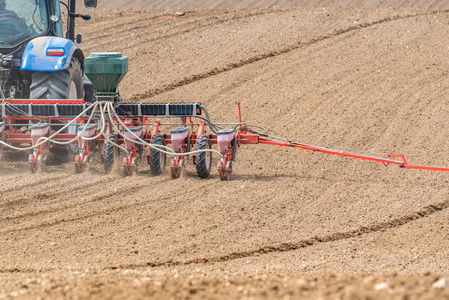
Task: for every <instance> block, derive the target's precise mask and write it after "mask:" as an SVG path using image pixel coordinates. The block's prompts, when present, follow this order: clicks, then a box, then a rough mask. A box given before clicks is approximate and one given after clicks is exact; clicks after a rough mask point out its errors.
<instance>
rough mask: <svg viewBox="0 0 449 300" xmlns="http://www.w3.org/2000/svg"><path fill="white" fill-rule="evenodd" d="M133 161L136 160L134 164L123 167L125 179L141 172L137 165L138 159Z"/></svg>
mask: <svg viewBox="0 0 449 300" xmlns="http://www.w3.org/2000/svg"><path fill="white" fill-rule="evenodd" d="M126 160H128V158H126ZM133 160H134V163H132V164H129V165H125V166H123V173H122V175H123V176H124V177H131V176H133V175H134V174H137V172H138V171H139V167H138V165H137V157H134V158H133ZM125 162H126V161H125Z"/></svg>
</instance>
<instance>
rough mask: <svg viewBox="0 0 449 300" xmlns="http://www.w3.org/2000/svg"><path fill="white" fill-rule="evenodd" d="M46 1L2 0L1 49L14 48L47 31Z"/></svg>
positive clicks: (0, 17) (0, 20) (0, 9)
mask: <svg viewBox="0 0 449 300" xmlns="http://www.w3.org/2000/svg"><path fill="white" fill-rule="evenodd" d="M45 3H46V2H45V0H0V47H2V48H4V47H14V46H16V45H18V44H20V43H21V42H22V41H24V40H26V39H28V38H30V37H33V36H38V35H41V34H43V33H45V32H46V31H47V28H48V18H47V7H46V4H45Z"/></svg>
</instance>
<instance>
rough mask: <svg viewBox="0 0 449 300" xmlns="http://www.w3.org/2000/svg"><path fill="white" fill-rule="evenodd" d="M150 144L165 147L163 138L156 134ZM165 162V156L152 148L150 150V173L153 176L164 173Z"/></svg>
mask: <svg viewBox="0 0 449 300" xmlns="http://www.w3.org/2000/svg"><path fill="white" fill-rule="evenodd" d="M151 144H154V145H163V146H165V139H164V136H163V135H161V134H156V135H154V136H153V137H152V138H151ZM166 161H167V155H166V154H165V153H162V152H160V151H157V150H155V149H153V148H150V158H149V161H148V162H149V164H150V171H151V174H152V175H154V176H158V175H161V174H162V173H163V172H164V171H165V165H166Z"/></svg>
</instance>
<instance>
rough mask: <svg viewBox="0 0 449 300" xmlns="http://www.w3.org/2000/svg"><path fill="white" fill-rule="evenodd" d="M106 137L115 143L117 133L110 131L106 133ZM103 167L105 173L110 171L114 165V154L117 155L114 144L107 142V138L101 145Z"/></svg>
mask: <svg viewBox="0 0 449 300" xmlns="http://www.w3.org/2000/svg"><path fill="white" fill-rule="evenodd" d="M108 138H109V139H110V140H111V141H112V142H114V143H117V139H118V138H117V135H115V134H113V133H111V134H109V135H108ZM103 147H104V148H103V167H104V171H105V172H106V173H109V172H111V170H112V167H113V166H114V160H115V156H116V155H117V150H116V149H115V148H116V147H115V145H114V144H112V143H111V142H109V141H108V140H105V141H104V145H103Z"/></svg>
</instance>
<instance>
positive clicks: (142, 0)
mask: <svg viewBox="0 0 449 300" xmlns="http://www.w3.org/2000/svg"><path fill="white" fill-rule="evenodd" d="M78 1H79V2H80V3H82V1H81V0H78ZM273 6H284V7H363V8H388V7H394V8H400V7H406V8H435V9H449V3H448V2H447V1H442V0H413V1H410V0H214V1H210V0H153V1H147V0H133V1H123V0H98V9H100V10H114V9H155V8H156V9H188V8H231V7H233V8H250V7H253V8H254V7H273Z"/></svg>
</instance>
